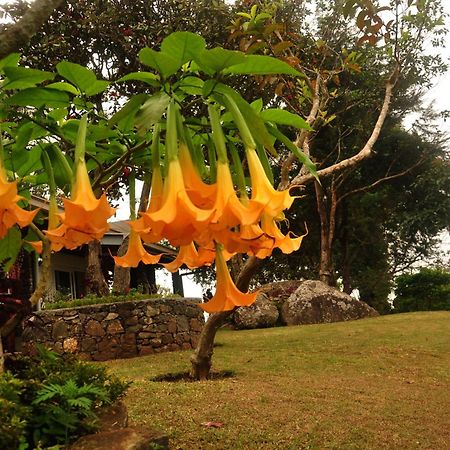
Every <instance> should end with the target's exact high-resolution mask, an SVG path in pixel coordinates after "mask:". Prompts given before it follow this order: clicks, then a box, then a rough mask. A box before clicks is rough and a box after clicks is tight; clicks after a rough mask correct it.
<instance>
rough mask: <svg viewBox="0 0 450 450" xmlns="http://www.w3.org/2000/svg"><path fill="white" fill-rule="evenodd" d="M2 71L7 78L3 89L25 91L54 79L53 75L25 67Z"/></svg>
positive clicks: (7, 68)
mask: <svg viewBox="0 0 450 450" xmlns="http://www.w3.org/2000/svg"><path fill="white" fill-rule="evenodd" d="M3 71H4V72H5V75H6V76H7V80H6V82H5V84H4V85H3V89H26V88H30V87H34V86H36V85H37V84H39V83H42V82H43V81H47V80H53V78H55V74H54V73H51V72H45V71H43V70H38V69H29V68H27V67H5V68H4V69H3Z"/></svg>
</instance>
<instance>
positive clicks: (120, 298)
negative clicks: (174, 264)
mask: <svg viewBox="0 0 450 450" xmlns="http://www.w3.org/2000/svg"><path fill="white" fill-rule="evenodd" d="M164 297H165V296H163V295H161V294H140V293H130V294H126V295H115V294H111V295H106V296H104V297H97V296H95V295H87V296H86V297H83V298H77V299H73V300H58V301H54V302H51V303H49V302H46V303H45V304H44V308H43V309H61V308H75V307H78V306H90V305H101V304H105V303H119V302H133V301H139V300H146V299H149V298H164ZM170 297H179V295H177V294H173V295H170Z"/></svg>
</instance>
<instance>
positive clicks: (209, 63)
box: [194, 47, 246, 73]
mask: <svg viewBox="0 0 450 450" xmlns="http://www.w3.org/2000/svg"><path fill="white" fill-rule="evenodd" d="M245 58H246V57H245V54H244V53H242V52H238V51H234V50H226V49H224V48H221V47H216V48H213V49H212V50H203V51H202V52H200V53H199V54H197V55H194V60H195V62H196V63H197V64H198V66H199V67H200V68H201V69H203V70H204V71H206V72H212V73H216V72H220V71H221V70H223V69H225V68H227V67H230V66H235V65H236V64H241V63H243V62H244V61H245Z"/></svg>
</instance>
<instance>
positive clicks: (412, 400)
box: [107, 312, 450, 450]
mask: <svg viewBox="0 0 450 450" xmlns="http://www.w3.org/2000/svg"><path fill="white" fill-rule="evenodd" d="M216 342H217V343H218V344H219V345H218V346H217V347H216V349H215V353H214V368H215V369H216V370H232V371H234V372H235V376H234V377H232V378H227V379H222V380H216V381H206V382H198V383H186V382H177V383H167V382H152V381H149V379H150V378H151V377H154V376H157V375H161V374H165V373H168V372H177V371H185V370H187V369H188V368H189V356H190V354H191V352H190V351H185V352H175V353H164V354H158V355H151V356H147V357H141V358H134V359H127V360H116V361H111V362H108V363H107V365H108V366H109V367H110V368H111V370H112V371H113V372H115V373H117V374H118V375H120V376H121V377H124V378H126V379H129V380H132V381H133V385H132V387H131V388H130V390H129V393H128V395H127V397H126V399H125V401H126V403H127V406H128V408H129V413H130V418H131V420H132V421H133V422H134V423H135V424H137V425H142V426H145V425H147V424H148V425H152V426H156V427H157V428H160V429H161V430H163V431H165V432H167V433H168V434H169V436H170V441H171V447H172V448H173V449H186V450H191V449H233V450H234V449H257V450H259V449H301V448H309V449H322V448H336V449H383V448H390V449H399V450H401V449H414V448H417V449H434V450H440V449H450V312H425V313H411V314H398V315H392V316H384V317H379V318H374V319H365V320H359V321H354V322H341V323H335V324H323V325H308V326H298V327H283V328H271V329H265V330H254V331H230V330H223V331H221V332H219V334H218V336H217V339H216ZM207 421H218V422H223V424H224V425H223V427H222V428H205V427H204V426H202V425H201V423H202V422H207Z"/></svg>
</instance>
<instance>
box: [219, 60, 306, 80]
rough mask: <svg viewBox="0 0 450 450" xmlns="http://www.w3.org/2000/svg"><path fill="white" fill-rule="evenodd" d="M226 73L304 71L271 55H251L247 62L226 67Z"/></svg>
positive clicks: (249, 73)
mask: <svg viewBox="0 0 450 450" xmlns="http://www.w3.org/2000/svg"><path fill="white" fill-rule="evenodd" d="M223 72H224V73H230V74H236V75H238V74H248V75H276V74H284V75H294V76H302V73H301V72H299V71H297V70H295V69H294V68H293V67H291V66H290V65H289V64H287V63H285V62H284V61H280V60H279V59H276V58H272V57H271V56H264V55H249V56H247V57H246V59H245V62H243V63H240V64H236V65H235V66H231V67H228V68H226V69H224V71H223Z"/></svg>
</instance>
